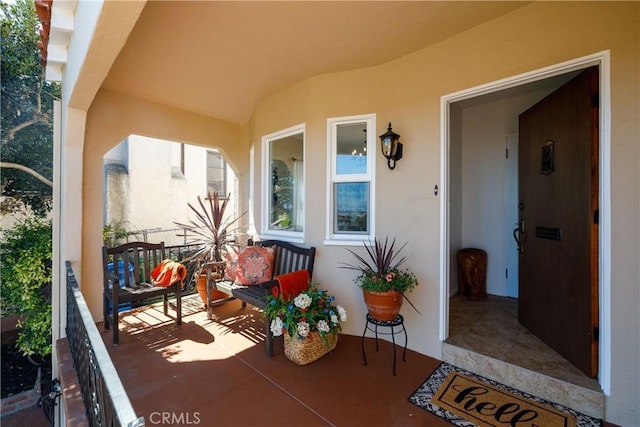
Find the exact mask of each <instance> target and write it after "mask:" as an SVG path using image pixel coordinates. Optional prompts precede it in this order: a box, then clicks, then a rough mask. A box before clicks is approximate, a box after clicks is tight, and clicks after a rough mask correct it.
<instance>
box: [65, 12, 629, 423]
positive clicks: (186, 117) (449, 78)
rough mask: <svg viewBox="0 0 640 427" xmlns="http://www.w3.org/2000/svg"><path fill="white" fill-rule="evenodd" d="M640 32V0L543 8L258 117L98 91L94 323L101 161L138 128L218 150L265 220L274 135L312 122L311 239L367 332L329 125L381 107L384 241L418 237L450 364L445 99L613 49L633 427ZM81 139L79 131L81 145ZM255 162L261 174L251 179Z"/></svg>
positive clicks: (616, 201)
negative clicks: (334, 227) (333, 202)
mask: <svg viewBox="0 0 640 427" xmlns="http://www.w3.org/2000/svg"><path fill="white" fill-rule="evenodd" d="M639 27H640V4H639V3H638V2H620V3H613V2H590V3H571V2H567V3H565V2H535V3H533V4H530V5H527V6H525V7H521V8H519V9H517V10H515V11H513V12H510V13H508V14H505V15H502V16H500V17H498V18H496V19H494V20H491V21H488V22H485V23H483V24H480V25H478V26H476V27H474V28H471V29H469V30H467V31H465V32H462V33H460V34H457V35H454V36H452V37H450V38H448V39H446V40H443V41H440V42H438V43H436V44H433V45H431V46H428V47H426V48H424V49H422V50H418V51H416V52H414V53H410V54H408V55H405V56H403V57H401V58H399V59H396V60H393V61H391V62H388V63H384V64H382V65H378V66H374V67H370V68H363V69H356V70H352V71H345V72H339V73H333V74H324V75H317V76H315V77H312V78H309V79H307V80H304V81H301V82H298V83H296V84H293V85H292V86H290V87H287V88H285V89H283V90H280V91H278V92H277V93H274V94H272V95H271V96H268V97H264V98H262V99H260V100H259V101H258V102H257V104H256V105H255V108H254V110H253V114H252V115H251V118H250V120H249V121H248V122H247V123H231V122H228V121H221V120H217V119H215V118H212V117H207V116H204V115H201V114H196V113H192V112H189V111H186V110H181V109H177V108H174V107H169V106H165V105H161V104H157V103H153V102H148V101H144V100H140V99H134V98H131V97H128V96H126V95H123V94H120V93H116V92H112V91H109V90H104V89H102V90H100V91H98V93H97V94H96V96H95V98H94V99H93V101H92V103H91V106H90V108H89V109H88V111H87V114H86V131H85V132H84V138H83V141H81V142H82V143H81V144H80V145H81V146H82V147H83V148H82V157H81V162H80V164H81V174H75V172H74V171H73V170H72V169H69V170H68V171H66V173H67V174H68V175H67V176H69V175H71V176H74V175H75V178H76V179H81V188H82V191H81V200H82V202H81V204H80V205H79V206H78V202H74V203H75V204H74V205H73V206H75V208H74V209H72V210H71V211H69V212H67V216H66V217H65V218H64V219H63V222H64V224H65V225H66V226H68V227H70V229H71V230H74V229H77V227H79V225H78V221H79V222H80V223H81V238H77V240H76V237H77V236H75V234H74V233H73V232H68V233H67V237H66V240H67V243H66V244H67V246H70V245H75V244H77V245H79V246H80V247H81V251H80V252H77V251H75V250H74V251H69V252H68V254H69V256H71V257H72V258H73V259H72V261H80V265H78V267H81V273H79V274H80V276H79V277H80V278H81V280H80V282H81V285H82V289H83V293H84V295H85V298H86V299H87V301H88V303H89V306H90V308H91V310H92V312H93V314H94V317H95V318H96V319H100V318H101V295H100V294H101V279H100V278H101V265H100V247H101V241H102V236H101V230H102V185H103V181H102V179H103V175H102V156H103V155H104V153H105V152H106V151H108V150H109V149H110V148H111V147H113V146H114V145H115V144H117V143H118V142H120V141H121V140H122V139H123V138H124V137H126V136H128V135H129V134H140V135H146V136H151V137H155V138H162V139H168V140H173V141H182V142H187V143H194V144H199V145H204V146H212V147H218V148H220V149H221V150H222V151H223V152H224V155H225V158H226V159H227V160H228V161H229V162H231V163H232V164H233V165H234V169H235V170H236V172H237V175H238V179H239V181H240V197H241V204H242V205H244V206H240V209H241V210H242V211H244V210H245V209H246V208H248V207H249V206H250V207H252V211H253V213H254V218H252V220H253V221H252V222H253V223H255V224H260V221H259V214H260V206H261V202H262V201H261V193H260V188H261V178H260V177H261V176H262V175H261V172H262V171H261V155H262V152H261V137H262V136H263V135H266V134H269V133H273V132H276V131H278V130H281V129H284V128H287V127H290V126H293V125H296V124H299V123H305V125H306V134H305V141H306V146H305V150H306V151H305V168H306V188H305V191H306V219H305V243H306V244H309V245H313V246H316V247H317V248H318V257H317V259H316V268H315V273H314V279H315V280H316V281H317V282H319V283H321V284H322V285H323V286H324V287H326V288H328V289H330V290H331V292H332V293H333V294H334V295H335V296H336V298H337V299H338V300H339V301H340V302H341V304H343V305H344V306H345V307H346V308H347V310H348V312H349V322H348V323H347V324H346V327H345V333H348V334H354V335H358V334H360V333H361V332H362V328H363V326H364V313H365V308H364V304H363V303H362V301H361V297H360V291H359V289H358V288H357V287H356V286H355V284H353V277H354V274H353V272H351V271H349V270H343V269H339V268H337V266H338V263H339V261H342V260H344V258H345V256H346V250H345V248H344V247H343V246H336V245H325V244H324V241H325V235H326V232H325V224H326V200H327V185H328V183H327V160H328V159H327V119H328V118H333V117H340V116H351V115H358V114H368V113H374V114H376V120H377V121H376V132H377V134H378V135H379V134H381V133H383V132H384V131H385V129H386V125H387V122H389V121H391V122H393V128H394V130H396V131H397V132H398V133H400V134H401V135H402V138H401V141H402V142H403V143H404V150H405V151H404V158H403V159H402V160H401V161H400V162H399V163H398V166H397V168H396V169H395V170H394V171H390V170H388V169H387V168H386V166H385V164H384V162H383V161H382V157H381V156H380V155H379V153H378V148H376V150H375V153H376V156H378V158H377V162H378V167H377V172H376V192H377V195H376V234H377V235H378V236H386V235H389V236H395V237H397V238H398V240H399V241H403V242H404V241H408V242H409V244H408V246H407V248H406V250H407V252H408V253H410V254H411V258H410V260H409V262H408V263H407V266H408V267H409V268H411V270H413V271H414V272H415V273H416V275H417V276H418V278H419V281H420V286H419V287H418V288H417V289H416V290H415V291H414V292H413V293H412V294H411V300H412V301H413V302H414V304H415V305H416V306H417V307H418V308H419V310H420V312H421V314H417V313H415V312H413V311H411V310H409V309H407V310H405V311H404V315H405V319H406V325H407V329H408V332H409V334H410V336H411V339H410V341H409V346H410V347H411V348H412V349H414V350H416V351H419V352H421V353H424V354H428V355H430V356H433V357H437V358H438V357H440V356H441V341H440V338H439V326H440V325H439V321H440V320H439V319H440V318H439V314H440V313H439V310H440V306H439V303H438V301H439V293H440V287H439V283H440V276H441V274H442V272H441V271H440V255H441V254H440V238H441V230H440V223H441V218H440V203H441V201H440V199H439V196H436V195H434V192H433V188H434V186H435V185H440V186H441V185H443V184H442V183H441V182H440V173H441V154H442V153H441V137H442V135H441V127H440V126H441V109H440V108H441V107H440V100H441V97H442V96H445V95H447V94H451V93H454V92H458V91H461V90H464V89H467V88H471V87H475V86H478V85H483V84H487V83H490V82H495V81H498V80H500V79H504V78H508V77H510V76H514V75H519V74H522V73H527V72H530V71H533V70H536V69H540V68H543V67H548V66H552V65H554V64H557V63H561V62H564V61H568V60H572V59H574V58H579V57H582V56H585V55H590V54H593V53H596V52H601V51H606V50H609V51H610V58H611V80H610V100H611V111H610V116H611V123H610V135H611V145H610V148H611V165H610V170H611V189H610V196H611V206H612V209H611V212H602V213H601V214H602V215H609V216H610V219H611V224H612V230H611V283H610V291H611V301H610V304H611V311H610V315H611V322H610V326H611V334H610V337H609V339H610V340H611V343H612V345H611V349H612V350H611V355H610V357H611V358H610V373H611V375H610V385H611V389H610V395H609V396H607V397H606V404H605V418H606V419H607V420H608V421H612V422H615V423H619V424H622V425H637V424H640V412H639V409H638V407H637V403H638V401H640V363H639V360H640V333H639V332H638V331H639V330H640V311H639V308H638V307H639V306H640V283H639V281H640V279H639V277H640V267H639V266H640V243H639V242H640V220H639V218H640V191H639V188H640V172H639V171H640V142H639V135H640V124H639V117H640V101H639V100H640V30H639ZM184 48H188V47H186V46H185V47H184ZM195 54H197V53H196V52H194V55H195ZM256 72H259V70H256ZM158 89H159V90H161V88H158ZM212 96H213V94H212ZM79 125H84V124H83V123H79ZM68 126H70V125H68ZM75 128H76V127H75V126H74V129H75ZM70 133H71V129H70V128H69V129H68V132H67V137H68V138H69V137H70ZM75 140H76V139H71V138H69V139H68V140H67V142H66V143H65V147H66V149H67V150H70V151H71V152H72V153H73V152H75V149H74V147H75V146H76V143H74V142H73V141H75ZM250 153H253V155H254V157H253V159H251V158H250ZM77 160H78V161H80V158H78V159H77ZM251 160H253V165H254V170H253V175H251V176H250V175H249V173H250V163H251ZM250 180H251V181H250ZM251 184H252V185H251ZM65 185H68V186H69V187H68V188H69V189H70V190H74V189H77V186H78V184H77V183H76V182H70V183H68V184H65ZM65 188H67V187H65ZM251 188H253V189H254V190H253V193H250V189H251ZM78 209H81V211H79V210H78ZM258 231H260V230H258ZM75 256H77V257H78V258H75ZM79 270H80V268H79ZM76 273H78V271H76Z"/></svg>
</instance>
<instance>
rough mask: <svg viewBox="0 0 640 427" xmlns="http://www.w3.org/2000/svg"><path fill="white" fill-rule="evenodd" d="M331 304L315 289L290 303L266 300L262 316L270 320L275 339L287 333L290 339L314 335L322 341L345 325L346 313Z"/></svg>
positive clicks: (276, 299)
mask: <svg viewBox="0 0 640 427" xmlns="http://www.w3.org/2000/svg"><path fill="white" fill-rule="evenodd" d="M334 300H335V298H334V297H333V296H330V295H329V294H328V292H327V291H324V290H320V289H318V288H317V287H316V286H314V285H311V286H310V287H309V289H307V290H306V291H303V292H302V293H300V294H299V295H298V296H296V297H295V298H293V299H288V300H285V299H283V298H281V297H274V296H270V297H268V298H267V305H266V307H265V309H264V312H265V314H266V315H267V316H268V317H269V319H270V320H271V326H270V330H271V333H272V334H273V336H274V337H278V336H280V335H282V334H283V333H284V331H287V333H288V334H289V336H290V337H292V338H293V337H297V338H298V339H300V340H304V339H305V338H306V337H307V336H308V335H309V333H311V332H314V331H317V332H318V333H319V334H320V336H322V337H326V335H327V334H338V333H340V331H342V326H341V324H340V322H346V320H347V311H346V310H345V309H344V307H342V306H341V305H338V306H334V305H333V301H334Z"/></svg>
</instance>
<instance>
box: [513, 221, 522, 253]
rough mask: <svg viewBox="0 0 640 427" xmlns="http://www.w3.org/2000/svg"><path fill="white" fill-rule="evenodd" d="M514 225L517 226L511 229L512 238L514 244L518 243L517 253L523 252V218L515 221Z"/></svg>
mask: <svg viewBox="0 0 640 427" xmlns="http://www.w3.org/2000/svg"><path fill="white" fill-rule="evenodd" d="M516 225H517V226H518V227H516V228H514V229H513V240H515V241H516V244H517V245H518V252H519V253H523V252H524V248H523V247H522V237H523V234H524V233H525V231H524V219H523V220H520V222H519V223H516Z"/></svg>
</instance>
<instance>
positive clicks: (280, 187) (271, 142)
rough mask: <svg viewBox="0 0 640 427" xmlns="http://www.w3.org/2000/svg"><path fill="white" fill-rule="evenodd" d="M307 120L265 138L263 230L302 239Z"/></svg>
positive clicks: (298, 239) (263, 150)
mask: <svg viewBox="0 0 640 427" xmlns="http://www.w3.org/2000/svg"><path fill="white" fill-rule="evenodd" d="M304 130H305V128H304V124H301V125H297V126H294V127H291V128H289V129H285V130H283V131H280V132H276V133H273V134H271V135H267V136H264V137H263V138H262V164H263V165H262V171H263V179H262V182H263V194H262V206H263V209H262V233H263V234H266V235H273V236H278V237H281V238H282V237H284V238H285V239H286V238H289V239H292V240H294V241H296V240H297V241H302V239H303V231H304Z"/></svg>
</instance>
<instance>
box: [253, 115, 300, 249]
mask: <svg viewBox="0 0 640 427" xmlns="http://www.w3.org/2000/svg"><path fill="white" fill-rule="evenodd" d="M299 133H302V153H303V154H302V160H303V167H302V176H303V178H302V182H303V184H302V185H303V188H302V206H303V210H304V209H305V206H306V203H305V198H306V193H307V192H306V174H307V165H306V162H305V160H304V158H305V157H306V154H305V153H306V125H305V123H300V124H298V125H295V126H291V127H289V128H286V129H283V130H280V131H278V132H274V133H271V134H269V135H265V136H263V137H262V184H261V185H262V203H261V211H262V214H261V224H262V227H261V228H262V230H261V231H262V232H261V233H260V238H261V239H263V240H267V239H278V240H283V241H287V242H293V243H304V239H305V234H304V233H305V229H306V222H307V221H306V216H307V213H306V210H305V211H304V214H303V218H302V221H303V222H302V231H290V230H274V229H270V228H269V225H270V218H269V217H270V206H269V205H270V202H271V166H270V164H271V159H270V152H271V150H270V149H269V144H270V143H271V142H272V141H274V140H277V139H281V138H286V137H287V136H291V135H296V134H299Z"/></svg>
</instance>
